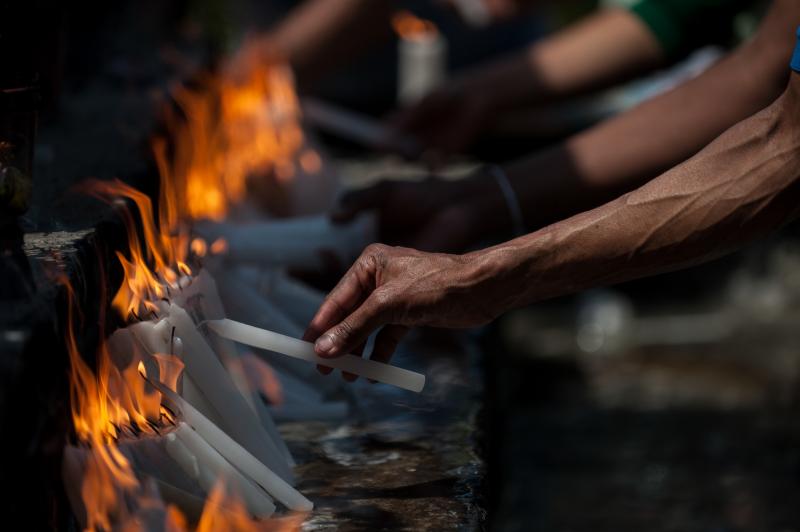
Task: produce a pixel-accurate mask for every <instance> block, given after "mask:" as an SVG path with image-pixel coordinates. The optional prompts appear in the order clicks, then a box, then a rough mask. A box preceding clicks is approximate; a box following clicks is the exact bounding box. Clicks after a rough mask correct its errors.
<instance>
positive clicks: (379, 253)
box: [303, 244, 499, 380]
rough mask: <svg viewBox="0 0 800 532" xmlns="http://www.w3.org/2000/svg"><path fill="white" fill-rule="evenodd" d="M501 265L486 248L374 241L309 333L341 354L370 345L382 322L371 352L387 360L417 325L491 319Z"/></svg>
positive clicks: (328, 351) (331, 353)
mask: <svg viewBox="0 0 800 532" xmlns="http://www.w3.org/2000/svg"><path fill="white" fill-rule="evenodd" d="M495 266H498V265H497V264H492V263H490V262H488V261H487V260H485V258H484V256H483V255H481V254H475V253H473V254H468V255H449V254H443V253H424V252H421V251H417V250H414V249H409V248H400V247H390V246H386V245H383V244H372V245H371V246H369V247H367V249H366V250H364V252H363V253H362V254H361V256H360V257H359V258H358V260H357V261H356V262H355V264H353V266H352V267H351V268H350V270H349V271H348V272H347V273H346V274H345V276H344V277H343V278H342V280H341V281H340V282H339V284H338V285H337V286H336V287H335V288H334V289H333V290H332V291H331V293H330V294H328V297H327V298H325V301H324V302H323V304H322V306H321V307H320V308H319V310H318V311H317V313H316V315H315V316H314V318H313V320H312V321H311V324H310V325H309V327H308V329H307V331H306V333H305V335H304V336H303V338H304V339H305V340H307V341H315V342H316V344H315V350H316V352H317V354H319V355H320V356H321V357H337V356H341V355H344V354H347V353H350V352H358V351H359V350H360V349H363V345H364V343H365V342H366V340H367V338H368V337H369V335H370V334H371V333H372V332H373V331H375V330H377V329H378V328H380V327H383V328H382V329H381V330H380V332H379V333H378V335H377V337H376V339H375V347H374V349H373V351H372V354H371V356H370V358H371V359H372V360H376V361H379V362H388V361H389V360H390V359H391V357H392V354H393V353H394V350H395V348H396V347H397V345H398V343H399V342H400V340H401V339H402V338H403V336H404V335H405V334H406V332H407V331H408V329H409V328H410V327H413V326H418V325H430V326H434V327H471V326H476V325H482V324H485V323H488V322H489V321H490V320H492V319H493V318H494V317H495V316H496V315H497V312H496V311H495V309H496V308H497V307H496V305H494V304H493V301H497V300H498V299H499V298H498V297H497V296H496V291H495V290H494V289H493V288H492V286H491V285H492V284H493V281H494V271H495V268H494V267H495ZM492 294H495V295H494V297H493V296H492ZM320 371H322V372H323V373H329V372H330V368H324V367H320ZM346 377H347V378H348V380H354V379H355V377H354V376H352V375H349V376H348V375H346Z"/></svg>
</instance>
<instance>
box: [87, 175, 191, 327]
mask: <svg viewBox="0 0 800 532" xmlns="http://www.w3.org/2000/svg"><path fill="white" fill-rule="evenodd" d="M84 188H85V190H86V191H87V192H88V193H89V194H91V195H93V196H95V197H97V198H99V199H101V200H104V201H107V202H109V203H114V202H117V201H119V200H120V199H123V198H124V199H129V200H131V201H133V203H134V204H135V205H136V208H137V210H138V214H139V219H140V220H141V225H142V233H143V237H144V246H142V244H141V243H140V241H139V233H138V231H137V229H136V223H135V221H134V218H133V215H132V214H131V212H130V211H129V210H128V209H127V207H126V206H125V205H124V204H123V205H122V207H121V213H122V215H123V218H124V222H125V227H126V230H127V236H128V246H129V254H130V257H125V255H123V254H122V253H120V252H117V258H118V259H119V261H120V264H122V269H123V273H124V277H123V282H122V285H121V286H120V288H119V290H118V291H117V294H116V295H115V296H114V299H113V301H112V306H113V307H114V308H115V309H116V310H117V311H118V312H119V313H120V314H121V315H122V316H123V317H124V318H128V317H129V316H130V315H131V314H134V315H138V313H139V312H141V311H142V310H143V307H144V308H145V309H146V308H147V306H148V303H147V302H148V301H149V302H152V301H154V300H155V301H157V300H160V299H162V298H164V297H166V295H167V286H165V285H173V286H174V285H175V283H176V282H177V280H178V274H176V273H175V269H176V268H177V269H178V270H179V271H181V272H182V273H183V274H185V275H190V274H191V269H190V268H189V267H188V266H187V265H186V262H185V261H186V259H187V255H188V249H189V245H188V244H189V237H188V231H187V230H186V229H185V228H183V227H181V226H180V225H179V224H178V222H177V221H171V220H170V219H169V218H170V217H171V214H169V213H170V212H171V211H172V210H173V209H172V207H171V206H170V205H171V204H172V203H174V201H173V200H171V199H170V198H169V197H168V196H167V195H165V196H164V197H163V198H162V202H161V204H160V205H161V206H162V208H161V209H160V211H159V212H160V215H159V223H158V224H156V219H155V215H154V212H153V204H152V202H151V201H150V198H149V197H148V196H147V195H146V194H144V193H143V192H140V191H138V190H136V189H135V188H133V187H131V186H129V185H127V184H125V183H123V182H122V181H119V180H113V181H99V180H90V181H88V182H87V183H86V184H85V185H84ZM162 188H163V187H162ZM165 204H166V206H165V207H164V206H163V205H165ZM151 263H152V264H153V267H152V269H151V267H150V264H151ZM149 310H153V309H152V307H151V308H150V309H149Z"/></svg>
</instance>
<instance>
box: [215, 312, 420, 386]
mask: <svg viewBox="0 0 800 532" xmlns="http://www.w3.org/2000/svg"><path fill="white" fill-rule="evenodd" d="M206 325H208V328H209V329H211V330H212V331H214V332H215V333H217V334H219V335H220V336H223V337H225V338H229V339H231V340H233V341H235V342H240V343H243V344H247V345H250V346H253V347H259V348H261V349H267V350H269V351H273V352H275V353H280V354H283V355H286V356H290V357H294V358H299V359H301V360H305V361H306V362H311V363H314V364H320V365H323V366H328V367H329V368H335V369H340V370H342V371H346V372H348V373H353V374H355V375H359V376H361V377H366V378H367V379H372V380H374V381H378V382H382V383H384V384H391V385H392V386H397V387H398V388H403V389H405V390H410V391H412V392H421V391H422V389H423V388H424V387H425V375H422V374H420V373H416V372H413V371H408V370H407V369H402V368H398V367H395V366H391V365H389V364H383V363H381V362H375V361H373V360H368V359H364V358H361V357H357V356H355V355H343V356H340V357H336V358H322V357H321V356H319V355H317V353H316V352H315V351H314V344H312V343H310V342H305V341H303V340H298V339H297V338H292V337H290V336H284V335H282V334H278V333H276V332H272V331H268V330H266V329H259V328H257V327H253V326H252V325H247V324H244V323H240V322H238V321H233V320H229V319H224V320H210V321H207V322H206Z"/></svg>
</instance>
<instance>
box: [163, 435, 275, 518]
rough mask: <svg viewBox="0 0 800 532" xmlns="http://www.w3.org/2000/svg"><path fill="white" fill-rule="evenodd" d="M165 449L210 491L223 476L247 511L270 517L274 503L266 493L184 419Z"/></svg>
mask: <svg viewBox="0 0 800 532" xmlns="http://www.w3.org/2000/svg"><path fill="white" fill-rule="evenodd" d="M166 449H167V452H168V453H169V455H170V456H172V457H173V459H174V460H175V461H176V462H178V464H179V465H181V466H182V467H187V469H186V470H185V471H186V474H187V475H192V474H196V476H195V477H194V479H195V480H197V482H198V483H199V484H200V486H201V487H202V488H203V489H204V490H205V491H206V493H210V492H211V490H212V489H214V486H215V485H216V484H217V482H219V481H220V479H223V480H224V481H225V482H227V483H228V484H229V486H230V487H232V488H233V490H234V492H236V493H237V494H238V495H239V496H241V497H242V499H243V500H244V502H245V505H246V506H247V509H248V511H249V512H250V513H251V514H253V515H255V516H256V517H269V516H271V515H272V514H273V513H274V512H275V505H274V504H273V503H272V499H270V498H269V496H268V495H267V493H266V492H265V491H263V490H262V489H261V488H260V487H258V486H256V485H255V484H254V483H253V482H252V481H250V480H248V479H247V478H246V477H245V476H244V475H242V473H240V472H239V471H237V470H236V468H234V467H233V466H232V465H231V464H230V463H229V462H228V461H227V460H226V459H225V458H224V457H223V456H222V455H221V454H220V453H219V452H218V451H217V450H216V449H214V448H213V447H212V446H211V445H209V444H208V442H206V441H205V440H204V439H203V438H202V437H201V436H200V435H199V434H198V433H197V432H195V431H194V429H192V427H190V426H189V425H187V424H186V423H184V422H181V423H178V427H177V428H176V429H175V431H174V432H172V433H171V434H168V435H167V442H166Z"/></svg>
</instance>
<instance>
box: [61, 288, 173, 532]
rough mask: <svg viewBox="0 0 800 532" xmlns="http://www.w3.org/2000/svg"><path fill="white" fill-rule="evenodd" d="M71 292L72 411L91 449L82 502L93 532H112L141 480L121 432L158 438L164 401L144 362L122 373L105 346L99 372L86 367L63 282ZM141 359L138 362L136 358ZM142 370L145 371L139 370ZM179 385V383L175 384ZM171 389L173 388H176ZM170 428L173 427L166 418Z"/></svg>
mask: <svg viewBox="0 0 800 532" xmlns="http://www.w3.org/2000/svg"><path fill="white" fill-rule="evenodd" d="M59 281H60V283H61V284H62V285H63V286H64V288H65V290H66V292H67V327H66V344H67V352H68V354H69V362H70V406H71V412H72V422H73V425H74V428H75V434H76V436H77V438H78V440H79V442H81V443H82V444H83V445H84V446H86V448H87V457H86V462H85V466H84V474H83V482H82V484H81V498H82V500H83V501H84V505H85V508H86V527H87V529H89V530H111V528H112V526H111V525H112V519H114V518H119V517H120V515H123V516H124V515H126V510H125V505H123V504H121V498H122V497H123V496H124V494H126V493H127V494H135V493H136V492H137V491H138V490H139V488H140V485H139V480H138V479H137V477H136V475H135V474H134V472H133V470H132V469H131V465H130V463H129V462H128V459H127V458H126V457H125V455H124V454H123V453H122V452H121V451H120V449H119V447H117V440H118V439H119V437H120V435H121V432H123V431H125V430H128V429H129V428H131V427H134V426H135V428H136V429H137V430H138V431H140V432H144V433H149V434H155V432H156V430H155V428H154V427H155V426H157V425H158V424H160V423H161V419H162V412H161V410H162V409H161V396H160V394H159V393H158V392H157V391H156V390H152V389H149V387H148V386H147V384H146V382H145V380H144V379H143V378H142V377H141V375H140V374H139V371H141V369H143V364H142V362H141V358H138V361H139V363H138V365H136V366H134V364H133V363H131V364H129V365H128V367H126V368H124V369H122V370H120V369H119V368H118V367H117V366H116V365H115V364H114V362H113V361H112V359H111V356H110V354H109V352H108V349H107V345H106V344H105V342H103V343H102V344H101V346H100V348H99V350H98V353H97V368H96V371H92V369H91V368H90V367H89V366H88V365H87V364H86V362H85V361H84V359H83V357H82V356H81V352H80V350H79V349H78V342H77V338H76V336H75V330H76V315H75V314H76V300H75V293H74V291H73V289H72V286H71V285H70V283H69V282H68V280H66V278H64V277H61V278H60V279H59ZM134 359H137V357H134ZM140 368H141V369H140ZM174 382H177V377H176V378H175V379H174ZM171 383H172V382H171ZM166 422H167V423H170V420H169V418H167V421H166Z"/></svg>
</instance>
